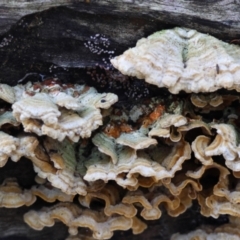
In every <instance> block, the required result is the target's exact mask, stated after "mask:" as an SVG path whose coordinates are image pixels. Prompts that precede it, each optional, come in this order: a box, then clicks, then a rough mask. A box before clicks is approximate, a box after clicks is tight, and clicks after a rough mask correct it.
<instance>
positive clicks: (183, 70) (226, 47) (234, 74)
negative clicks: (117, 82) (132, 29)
mask: <svg viewBox="0 0 240 240" xmlns="http://www.w3.org/2000/svg"><path fill="white" fill-rule="evenodd" d="M239 56H240V47H239V46H236V45H233V44H228V43H225V42H223V41H220V40H218V39H216V38H214V37H212V36H210V35H207V34H203V33H199V32H197V31H195V30H191V29H187V28H179V27H176V28H174V29H170V30H162V31H159V32H156V33H154V34H152V35H150V36H149V37H147V38H142V39H140V40H139V41H138V42H137V45H136V47H134V48H130V49H128V50H127V51H125V52H124V53H123V54H122V55H120V56H118V57H115V58H113V59H112V60H111V63H112V64H113V66H114V67H115V68H117V69H118V70H120V72H122V74H125V75H129V76H133V77H137V78H139V79H145V81H146V82H148V83H151V84H154V85H157V86H158V87H160V88H161V87H166V88H168V90H169V91H170V92H171V93H174V94H177V93H179V92H180V91H181V90H183V91H185V92H189V93H190V92H195V93H198V92H214V91H216V90H217V89H220V88H226V89H235V88H236V89H237V91H240V88H239V77H240V64H239V59H240V57H239Z"/></svg>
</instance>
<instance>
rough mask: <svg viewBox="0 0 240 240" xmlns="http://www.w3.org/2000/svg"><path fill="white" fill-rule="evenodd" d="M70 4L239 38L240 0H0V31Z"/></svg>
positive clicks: (87, 9)
mask: <svg viewBox="0 0 240 240" xmlns="http://www.w3.org/2000/svg"><path fill="white" fill-rule="evenodd" d="M58 6H66V7H68V8H71V9H74V10H76V11H78V12H92V13H96V14H102V13H103V12H105V13H107V12H108V13H111V12H113V13H114V14H116V15H122V17H124V16H126V15H129V14H130V15H135V16H136V15H141V16H143V15H146V14H147V16H149V17H151V18H153V19H155V20H158V21H165V22H167V23H170V24H175V25H181V26H185V27H189V28H197V29H198V30H200V31H203V32H209V33H211V34H215V35H222V34H225V35H226V36H227V37H230V38H235V37H239V36H240V35H239V32H240V31H239V30H240V23H239V19H240V12H239V7H240V1H239V0H204V1H200V0H188V1H186V0H101V1H99V0H88V1H86V0H78V1H76V0H68V1H67V0H45V1H44V0H33V1H26V0H25V1H24V0H22V1H18V0H13V1H8V0H2V1H0V15H1V19H0V34H1V33H4V32H6V31H8V30H9V29H10V27H11V26H12V25H13V24H15V23H16V22H17V21H18V20H19V19H20V18H21V17H23V16H25V15H28V14H31V13H35V12H40V11H43V10H46V9H48V8H51V7H58Z"/></svg>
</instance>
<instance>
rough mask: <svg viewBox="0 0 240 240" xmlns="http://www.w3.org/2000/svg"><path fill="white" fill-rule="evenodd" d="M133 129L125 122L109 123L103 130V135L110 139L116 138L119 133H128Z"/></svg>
mask: <svg viewBox="0 0 240 240" xmlns="http://www.w3.org/2000/svg"><path fill="white" fill-rule="evenodd" d="M131 131H133V128H132V127H131V126H130V125H129V124H127V123H125V122H111V123H109V124H108V125H107V126H106V128H105V129H104V133H105V134H106V135H108V136H110V137H113V138H118V137H119V136H120V135H121V133H129V132H131Z"/></svg>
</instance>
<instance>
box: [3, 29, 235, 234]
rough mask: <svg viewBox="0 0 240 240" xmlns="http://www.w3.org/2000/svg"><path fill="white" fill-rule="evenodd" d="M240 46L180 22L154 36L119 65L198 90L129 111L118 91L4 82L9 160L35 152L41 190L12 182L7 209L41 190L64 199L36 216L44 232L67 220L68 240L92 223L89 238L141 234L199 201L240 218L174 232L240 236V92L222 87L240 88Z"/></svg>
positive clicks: (208, 211) (32, 219)
mask: <svg viewBox="0 0 240 240" xmlns="http://www.w3.org/2000/svg"><path fill="white" fill-rule="evenodd" d="M169 39H171V41H170V40H169ZM239 51H240V50H239V47H237V46H232V45H229V44H227V43H223V42H221V41H219V40H217V39H215V38H213V37H211V36H208V35H204V34H201V33H198V32H196V31H195V30H188V29H180V28H176V29H173V30H166V31H162V32H159V33H155V34H154V35H152V36H150V37H148V38H147V39H142V40H140V41H139V42H138V44H137V47H136V48H133V49H129V50H127V51H126V52H125V53H124V54H123V55H122V56H120V57H117V58H115V59H113V60H112V62H113V64H114V65H115V66H116V67H118V68H119V69H120V70H121V71H122V72H124V73H126V74H129V75H131V76H137V77H139V78H145V80H146V81H148V82H151V83H154V84H155V85H157V86H159V87H168V89H169V90H170V92H173V93H178V92H179V91H180V90H184V91H185V92H187V93H189V92H194V93H190V94H184V95H180V96H178V95H169V96H168V97H162V96H155V97H149V98H147V99H142V100H141V101H138V102H133V103H129V104H127V105H124V104H122V105H121V107H120V106H118V105H114V103H116V102H117V100H118V98H117V96H116V95H115V94H112V93H102V94H100V93H98V92H97V91H96V90H95V89H94V88H92V87H88V86H85V85H83V86H81V85H77V84H63V83H61V82H60V81H56V80H46V81H43V82H37V83H27V84H25V85H17V86H14V87H10V86H8V85H6V84H1V85H0V98H1V99H2V105H3V107H2V108H1V112H0V114H1V115H0V127H1V129H0V130H1V131H0V143H1V144H0V166H1V167H4V165H5V164H6V162H7V161H8V160H9V159H10V158H11V160H12V161H19V160H20V159H21V158H22V157H25V158H27V159H29V160H30V161H31V162H32V164H33V168H34V170H35V172H36V178H35V181H36V184H35V185H34V186H32V187H31V188H30V189H22V188H21V186H19V185H18V183H17V180H16V179H13V178H8V179H5V181H4V182H3V183H2V185H1V186H0V198H1V201H0V202H1V206H2V207H8V208H14V207H20V206H23V205H27V206H29V205H31V204H33V203H34V202H35V201H36V199H37V197H38V198H41V199H43V200H44V201H45V202H49V203H52V205H51V207H43V208H42V209H40V210H30V211H29V212H27V213H26V214H25V215H24V221H25V222H26V223H27V224H28V225H29V226H30V227H32V228H33V229H36V230H41V229H43V228H44V227H51V226H53V225H54V224H55V222H56V221H62V222H63V223H64V224H65V225H66V226H67V227H68V229H69V234H70V235H69V238H68V239H81V236H80V235H79V234H78V228H80V227H84V228H89V229H90V230H91V232H92V237H89V239H92V238H93V239H110V238H111V237H112V236H113V234H114V231H116V230H129V229H132V232H133V234H140V233H141V232H143V231H144V230H145V229H146V228H147V223H148V221H149V220H155V219H159V218H160V217H161V214H162V209H163V208H165V209H166V211H167V213H168V214H169V215H171V216H173V217H177V216H179V215H180V214H182V213H183V212H185V211H186V210H187V209H188V208H189V207H191V205H192V202H193V201H197V202H198V204H199V206H200V208H201V214H202V215H203V216H207V217H208V216H212V217H214V218H218V217H219V216H220V215H221V214H228V215H229V216H231V221H230V223H229V224H228V225H223V226H220V227H218V228H216V229H213V227H209V226H204V227H202V228H201V229H199V230H197V231H194V232H191V233H189V234H187V235H184V236H182V235H180V234H175V235H173V236H172V239H192V238H193V237H199V238H201V239H207V235H208V236H209V237H210V236H211V237H212V239H216V237H218V238H220V239H221V238H222V239H227V238H228V237H232V239H238V238H239V231H237V229H236V226H238V225H239V223H238V222H239V217H240V207H239V202H240V144H239V130H240V129H239V126H240V117H239V111H238V106H239V96H240V95H239V94H238V93H237V92H234V93H231V94H229V92H227V91H225V92H224V93H222V94H219V93H218V92H216V91H215V90H217V89H219V88H226V89H234V88H236V90H237V87H238V82H237V81H239V80H240V79H239V80H238V75H239V74H238V69H240V64H239V63H238V58H237V54H235V53H237V52H239ZM164 54H165V55H166V54H167V56H168V57H166V56H165V55H164ZM198 58H200V59H199V64H198V65H197V68H196V66H195V65H194V64H196V62H197V60H198ZM143 66H144V67H143ZM214 71H215V72H214ZM203 72H204V73H203ZM153 80H154V82H153ZM207 84H209V85H207ZM196 92H201V93H198V94H197V93H196ZM183 96H184V97H183ZM99 203H101V204H99ZM48 206H49V204H48ZM234 229H235V230H234ZM209 239H210V238H209Z"/></svg>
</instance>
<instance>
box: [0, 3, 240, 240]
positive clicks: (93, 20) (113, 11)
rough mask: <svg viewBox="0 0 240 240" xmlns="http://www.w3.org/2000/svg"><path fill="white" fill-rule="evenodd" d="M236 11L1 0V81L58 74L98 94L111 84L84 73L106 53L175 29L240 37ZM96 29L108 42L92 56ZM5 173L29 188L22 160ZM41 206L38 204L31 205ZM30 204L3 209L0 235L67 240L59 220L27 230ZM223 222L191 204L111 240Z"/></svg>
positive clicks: (227, 6) (230, 6)
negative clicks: (141, 229)
mask: <svg viewBox="0 0 240 240" xmlns="http://www.w3.org/2000/svg"><path fill="white" fill-rule="evenodd" d="M239 8H240V3H239V1H230V0H221V1H216V0H204V1H199V0H192V1H186V0H176V1H169V0H132V1H131V0H122V1H121V0H108V1H107V0H101V1H97V0H95V1H94V0H78V1H76V0H68V1H67V0H49V1H44V0H33V1H24V0H22V1H18V0H14V1H8V0H2V1H0V16H1V18H0V34H1V35H0V82H2V83H8V84H11V85H14V84H16V83H18V82H21V83H23V82H26V81H29V80H31V81H38V80H42V79H45V78H48V77H58V78H59V79H61V80H62V81H66V82H80V83H85V82H86V83H88V84H89V85H93V86H95V87H97V88H98V90H100V91H103V90H104V89H106V88H107V87H108V85H104V86H103V87H102V86H101V84H100V83H99V82H97V81H96V80H95V79H94V78H93V77H92V76H91V75H90V74H89V72H90V73H91V72H92V71H96V69H97V71H103V73H105V69H106V68H107V67H108V65H109V60H108V58H109V57H111V56H112V55H118V54H120V53H122V52H123V51H124V50H126V49H127V48H129V47H132V46H134V45H135V43H136V41H137V40H138V39H140V38H142V37H146V36H148V35H149V34H151V33H153V32H155V31H159V30H161V29H166V28H172V27H174V26H182V27H189V28H194V29H197V30H199V31H202V32H205V33H209V34H212V35H214V36H216V37H218V38H221V39H223V40H226V41H229V40H232V39H236V38H240V21H239V19H240V12H239ZM29 14H30V15H29ZM97 34H100V36H104V37H105V38H106V39H107V40H106V41H107V45H108V44H109V46H108V47H106V46H104V44H103V42H100V49H103V50H104V51H106V52H105V53H103V52H102V53H99V52H100V51H101V50H99V49H97V50H96V49H95V48H94V49H95V50H96V51H97V53H94V49H93V48H92V47H91V44H94V40H93V39H92V38H91V37H96V38H97ZM91 48H92V50H91ZM112 51H114V53H111V52H112ZM109 52H110V53H109ZM98 53H99V54H98ZM103 59H105V60H103ZM96 64H98V65H99V66H101V67H96ZM102 68H103V70H102ZM111 80H114V79H111ZM149 87H150V86H149ZM111 90H112V91H116V89H111ZM119 94H120V95H121V94H122V95H123V93H122V92H120V93H119ZM9 176H17V178H18V180H19V182H20V184H21V185H22V186H24V187H26V188H28V187H30V186H31V185H32V184H33V179H34V176H35V174H34V171H33V169H32V166H31V164H30V163H29V162H28V161H27V160H21V161H20V162H19V163H17V164H16V163H12V162H9V163H8V164H7V166H5V167H4V168H1V169H0V180H1V182H2V181H3V179H4V178H5V177H9ZM43 205H44V203H43V202H41V201H38V202H37V203H36V204H34V205H33V206H31V208H39V207H41V206H43ZM27 209H29V208H26V207H23V208H18V209H4V208H2V209H0V232H1V237H0V239H34V240H35V239H39V240H40V239H54V240H55V239H65V238H66V236H67V235H68V234H67V228H66V227H64V226H63V224H61V223H59V224H57V225H55V226H54V227H53V228H45V229H44V230H43V231H42V232H37V231H34V230H32V229H30V228H29V227H28V226H27V225H26V224H25V223H24V222H23V220H22V215H23V214H24V213H25V212H26V211H27ZM211 221H212V222H211ZM225 221H227V220H226V217H222V218H220V219H218V220H215V221H214V220H212V219H211V220H209V219H206V218H203V217H202V216H201V215H200V213H199V209H198V207H197V206H196V205H194V207H193V208H192V209H190V210H189V211H187V212H186V213H185V214H183V215H181V216H180V217H179V218H171V217H169V216H168V215H167V214H166V213H165V212H164V213H163V216H162V217H161V219H160V220H158V221H152V222H149V223H148V224H149V228H148V229H147V230H146V231H145V232H144V233H143V234H142V235H140V236H133V235H132V233H131V231H127V232H126V233H123V232H118V233H116V234H115V235H114V238H113V239H123V238H124V239H129V240H130V239H131V240H132V239H137V238H140V239H163V240H164V239H166V240H167V239H169V237H170V235H171V234H172V233H173V232H177V231H181V232H184V231H189V230H191V229H193V228H195V227H196V226H199V225H200V224H203V223H212V224H218V223H221V222H225ZM184 222H187V223H188V224H187V225H186V224H184Z"/></svg>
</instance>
